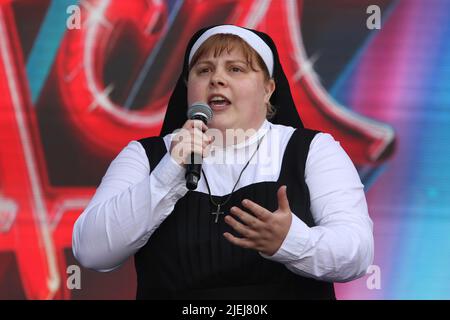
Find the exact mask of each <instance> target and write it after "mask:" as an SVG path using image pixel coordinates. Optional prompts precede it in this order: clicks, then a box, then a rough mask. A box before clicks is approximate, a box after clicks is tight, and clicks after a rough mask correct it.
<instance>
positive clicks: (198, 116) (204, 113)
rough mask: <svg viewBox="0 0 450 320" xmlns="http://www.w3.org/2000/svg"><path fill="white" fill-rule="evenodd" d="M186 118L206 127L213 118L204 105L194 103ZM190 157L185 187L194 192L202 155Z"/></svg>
mask: <svg viewBox="0 0 450 320" xmlns="http://www.w3.org/2000/svg"><path fill="white" fill-rule="evenodd" d="M187 117H188V119H191V120H201V121H203V123H204V124H206V125H207V124H208V121H210V120H211V119H212V117H213V112H212V109H211V107H210V106H208V105H207V104H206V103H202V102H195V103H193V104H192V105H191V106H190V107H189V108H188V111H187ZM190 157H191V158H190V160H191V161H190V162H189V163H188V164H187V166H186V174H185V178H186V187H187V188H188V189H189V190H195V189H197V184H198V181H199V180H200V175H201V172H202V155H201V154H197V153H194V152H192V153H191V155H190Z"/></svg>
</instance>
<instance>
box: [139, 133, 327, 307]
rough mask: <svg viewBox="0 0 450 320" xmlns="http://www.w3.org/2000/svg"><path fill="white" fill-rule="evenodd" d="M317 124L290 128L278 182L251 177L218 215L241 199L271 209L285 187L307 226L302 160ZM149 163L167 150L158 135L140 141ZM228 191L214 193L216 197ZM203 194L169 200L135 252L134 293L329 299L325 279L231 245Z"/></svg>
mask: <svg viewBox="0 0 450 320" xmlns="http://www.w3.org/2000/svg"><path fill="white" fill-rule="evenodd" d="M316 133H317V131H312V130H308V129H296V130H295V131H294V133H293V134H292V136H291V138H290V140H289V143H288V145H287V147H286V149H285V152H284V155H283V161H282V167H281V172H280V176H279V178H278V181H270V182H258V183H254V184H250V185H247V186H245V187H243V188H240V189H239V190H237V191H235V192H234V193H233V195H232V197H231V199H230V200H229V201H228V202H227V204H226V205H225V206H223V207H221V209H222V210H221V211H223V212H224V213H225V214H228V213H229V210H230V208H231V207H232V206H237V207H240V208H241V209H243V210H245V208H244V207H243V206H242V205H241V201H242V200H243V199H245V198H248V199H250V200H252V201H254V202H256V203H258V204H260V205H261V206H263V207H265V208H267V209H268V210H270V211H275V210H277V208H278V200H277V191H278V188H279V187H280V186H282V185H286V186H287V195H288V199H289V204H290V207H291V210H292V212H293V213H294V214H295V215H297V217H299V218H300V219H301V220H302V221H303V222H305V223H306V224H307V225H308V226H309V227H312V226H314V225H315V224H314V220H313V217H312V214H311V212H310V198H309V190H308V186H307V185H306V183H305V179H304V176H305V163H306V158H307V155H308V150H309V145H310V143H311V141H312V139H313V138H314V136H315V134H316ZM139 142H140V143H141V144H142V145H143V147H144V148H145V151H146V153H147V156H148V158H149V163H150V168H151V169H150V170H153V168H155V167H156V166H157V164H158V163H159V161H160V160H161V159H162V158H163V157H164V155H165V154H166V153H167V150H166V147H165V144H164V141H163V139H162V137H150V138H146V139H142V140H140V141H139ZM227 197H228V195H224V196H223V197H219V196H214V198H213V199H214V201H215V202H216V203H221V202H223V201H224V200H225V199H226V198H227ZM213 211H215V207H214V206H213V205H212V204H211V202H210V199H209V195H208V194H205V193H202V192H197V191H188V192H187V193H186V195H184V196H183V197H182V198H181V199H179V200H178V202H177V203H176V204H175V207H174V210H173V212H172V213H171V214H170V215H169V216H168V217H167V218H166V219H165V220H164V221H163V222H162V223H161V225H160V226H159V228H158V229H156V230H155V232H154V233H153V234H152V236H151V237H150V239H149V240H148V242H147V243H146V245H145V246H143V247H142V248H141V249H140V250H139V251H138V252H137V253H136V254H135V266H136V273H137V281H138V287H137V299H335V294H334V287H333V284H332V283H329V282H324V281H319V280H315V279H311V278H307V277H303V276H300V275H298V274H295V273H293V272H291V271H290V270H288V269H287V268H286V267H285V266H284V265H283V264H281V263H278V262H275V261H270V260H268V259H265V258H264V257H262V256H261V255H260V254H259V253H258V252H256V251H255V250H250V249H243V248H241V247H238V246H236V245H233V244H231V243H230V242H229V241H228V240H226V239H225V238H224V236H223V233H224V232H230V233H232V234H234V235H236V236H238V237H240V235H239V234H237V233H236V232H234V231H233V229H232V228H231V227H230V226H228V225H227V224H226V223H225V222H224V221H223V215H221V216H220V217H219V221H218V223H215V222H214V220H215V216H213V215H211V212H213Z"/></svg>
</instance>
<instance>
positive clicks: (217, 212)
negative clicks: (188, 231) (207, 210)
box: [211, 204, 223, 223]
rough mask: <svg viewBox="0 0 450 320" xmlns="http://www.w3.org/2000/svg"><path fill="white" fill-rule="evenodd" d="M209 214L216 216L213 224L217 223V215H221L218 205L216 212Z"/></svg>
mask: <svg viewBox="0 0 450 320" xmlns="http://www.w3.org/2000/svg"><path fill="white" fill-rule="evenodd" d="M211 214H213V215H215V216H216V219H215V220H214V222H215V223H217V221H219V215H220V214H223V211H220V204H219V205H217V211H215V212H211Z"/></svg>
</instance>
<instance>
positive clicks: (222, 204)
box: [202, 133, 267, 223]
mask: <svg viewBox="0 0 450 320" xmlns="http://www.w3.org/2000/svg"><path fill="white" fill-rule="evenodd" d="M266 134H267V133H265V134H264V135H263V136H262V137H261V138H260V139H259V141H258V145H257V146H256V150H255V151H254V152H253V154H252V156H251V157H250V159H249V160H248V161H247V163H246V164H245V166H244V168H243V169H242V170H241V173H240V174H239V177H238V179H237V181H236V183H235V184H234V187H233V190H231V193H230V195H229V196H228V197H227V199H226V200H225V201H224V202H222V203H216V202H215V201H214V200H213V198H212V194H211V189H210V187H209V183H208V179H207V178H206V174H205V172H204V171H203V169H202V173H203V176H204V177H205V182H206V187H207V188H208V194H209V200H210V201H211V203H212V204H213V205H215V206H216V207H217V211H215V212H212V213H211V214H213V215H215V216H216V219H215V223H217V221H218V219H219V214H223V212H221V211H220V207H221V206H224V205H225V204H226V203H227V202H228V201H229V200H230V199H231V196H232V195H233V192H234V190H235V189H236V186H237V185H238V183H239V181H240V180H241V177H242V174H243V173H244V171H245V169H246V168H247V167H248V165H249V164H250V161H252V159H253V157H254V156H255V154H256V153H257V152H258V149H259V146H260V145H261V142H262V140H263V139H264V137H265V136H266Z"/></svg>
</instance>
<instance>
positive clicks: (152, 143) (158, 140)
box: [138, 137, 167, 173]
mask: <svg viewBox="0 0 450 320" xmlns="http://www.w3.org/2000/svg"><path fill="white" fill-rule="evenodd" d="M138 142H139V143H140V144H142V146H143V147H144V149H145V153H146V154H147V158H148V163H149V165H150V173H151V172H152V171H153V169H154V168H155V167H156V166H157V165H158V163H159V161H161V159H162V158H163V157H164V155H165V154H166V153H167V148H166V145H165V144H164V140H163V138H162V137H148V138H144V139H140V140H138Z"/></svg>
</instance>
